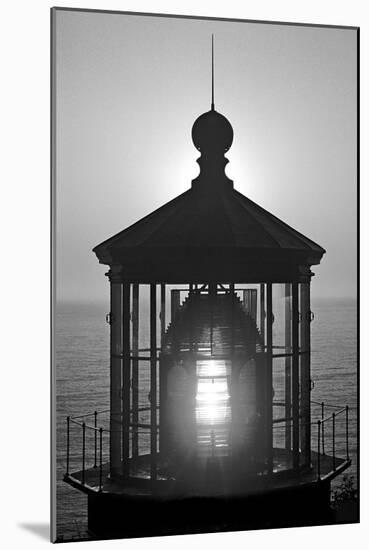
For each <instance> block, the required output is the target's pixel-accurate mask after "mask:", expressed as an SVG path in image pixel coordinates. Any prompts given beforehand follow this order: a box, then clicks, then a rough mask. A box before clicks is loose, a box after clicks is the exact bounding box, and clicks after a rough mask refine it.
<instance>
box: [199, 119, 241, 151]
mask: <svg viewBox="0 0 369 550" xmlns="http://www.w3.org/2000/svg"><path fill="white" fill-rule="evenodd" d="M192 141H193V143H194V145H195V147H196V149H198V150H199V151H201V152H212V151H222V152H223V153H225V152H226V151H228V149H229V148H230V147H231V145H232V142H233V128H232V126H231V124H230V122H229V121H228V120H227V119H226V117H225V116H223V115H221V114H220V113H218V112H217V111H214V110H211V111H208V112H207V113H204V114H203V115H200V116H199V118H197V119H196V120H195V122H194V125H193V126H192Z"/></svg>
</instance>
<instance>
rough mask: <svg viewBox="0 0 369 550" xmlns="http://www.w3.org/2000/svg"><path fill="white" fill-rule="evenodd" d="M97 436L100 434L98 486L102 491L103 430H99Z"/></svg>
mask: <svg viewBox="0 0 369 550" xmlns="http://www.w3.org/2000/svg"><path fill="white" fill-rule="evenodd" d="M99 434H100V476H99V477H100V480H99V486H100V489H99V490H100V491H101V490H102V465H103V460H102V438H103V429H102V428H100V429H99Z"/></svg>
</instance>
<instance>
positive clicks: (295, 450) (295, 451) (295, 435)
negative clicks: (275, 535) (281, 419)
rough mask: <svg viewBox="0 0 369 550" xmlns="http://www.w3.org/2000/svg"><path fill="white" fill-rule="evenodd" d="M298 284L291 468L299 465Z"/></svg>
mask: <svg viewBox="0 0 369 550" xmlns="http://www.w3.org/2000/svg"><path fill="white" fill-rule="evenodd" d="M299 359H300V355H299V284H298V283H297V282H295V283H292V418H293V420H292V423H293V425H292V455H293V467H294V468H298V467H299V465H300V390H299V383H300V381H299V378H300V377H299V370H300V369H299V362H300V361H299Z"/></svg>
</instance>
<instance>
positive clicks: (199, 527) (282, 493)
mask: <svg viewBox="0 0 369 550" xmlns="http://www.w3.org/2000/svg"><path fill="white" fill-rule="evenodd" d="M332 522H334V517H333V514H332V510H331V508H330V480H328V481H319V482H314V483H310V484H307V485H299V486H294V487H291V486H289V487H286V488H283V489H278V490H270V491H266V492H263V493H258V494H254V495H247V496H240V495H238V496H237V497H230V496H227V497H226V496H216V497H200V496H195V495H192V496H190V497H183V498H171V497H170V495H168V497H166V498H164V497H160V498H158V497H155V496H148V495H141V496H140V495H139V494H134V495H127V494H125V495H122V494H120V495H119V494H111V493H104V492H101V493H95V494H89V495H88V529H89V532H90V534H91V536H92V537H94V538H98V539H107V538H130V537H150V536H163V535H174V534H191V533H192V534H193V533H211V532H219V531H242V530H248V529H267V528H278V527H293V526H308V525H322V524H327V523H332Z"/></svg>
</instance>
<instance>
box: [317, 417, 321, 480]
mask: <svg viewBox="0 0 369 550" xmlns="http://www.w3.org/2000/svg"><path fill="white" fill-rule="evenodd" d="M320 429H321V421H320V420H318V479H319V480H320Z"/></svg>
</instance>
